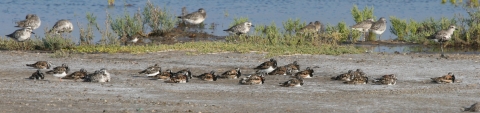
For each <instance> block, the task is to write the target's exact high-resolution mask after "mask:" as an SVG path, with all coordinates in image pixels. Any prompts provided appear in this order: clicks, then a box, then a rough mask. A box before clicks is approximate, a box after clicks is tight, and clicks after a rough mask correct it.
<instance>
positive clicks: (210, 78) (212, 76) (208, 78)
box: [197, 71, 217, 81]
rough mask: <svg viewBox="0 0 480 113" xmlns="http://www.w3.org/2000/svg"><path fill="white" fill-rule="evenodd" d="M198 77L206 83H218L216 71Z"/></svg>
mask: <svg viewBox="0 0 480 113" xmlns="http://www.w3.org/2000/svg"><path fill="white" fill-rule="evenodd" d="M197 77H198V78H200V79H202V80H205V81H217V75H215V71H210V73H204V74H201V75H199V76H197Z"/></svg>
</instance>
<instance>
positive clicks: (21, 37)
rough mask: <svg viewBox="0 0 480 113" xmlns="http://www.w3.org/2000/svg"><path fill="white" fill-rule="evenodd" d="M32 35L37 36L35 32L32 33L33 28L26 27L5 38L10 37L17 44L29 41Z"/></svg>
mask: <svg viewBox="0 0 480 113" xmlns="http://www.w3.org/2000/svg"><path fill="white" fill-rule="evenodd" d="M32 34H35V33H34V32H32V28H31V27H25V28H22V29H18V30H15V32H13V33H11V34H9V35H5V36H7V37H10V38H12V39H13V40H15V41H17V42H23V41H25V40H27V39H30V35H32Z"/></svg>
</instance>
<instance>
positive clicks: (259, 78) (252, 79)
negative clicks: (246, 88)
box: [239, 73, 266, 85]
mask: <svg viewBox="0 0 480 113" xmlns="http://www.w3.org/2000/svg"><path fill="white" fill-rule="evenodd" d="M265 74H266V73H259V74H258V73H257V74H254V75H249V76H247V77H245V78H241V79H240V81H239V83H240V84H242V85H261V84H264V83H265V77H264V75H265Z"/></svg>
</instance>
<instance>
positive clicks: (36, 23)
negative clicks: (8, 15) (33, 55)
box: [15, 14, 42, 30]
mask: <svg viewBox="0 0 480 113" xmlns="http://www.w3.org/2000/svg"><path fill="white" fill-rule="evenodd" d="M15 23H16V24H17V26H15V27H21V28H27V27H30V28H31V29H32V30H34V29H37V28H38V27H40V24H41V23H42V21H40V18H39V17H38V16H37V15H36V14H27V16H26V17H25V20H22V21H18V22H15Z"/></svg>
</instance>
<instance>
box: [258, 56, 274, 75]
mask: <svg viewBox="0 0 480 113" xmlns="http://www.w3.org/2000/svg"><path fill="white" fill-rule="evenodd" d="M276 68H277V60H275V59H273V58H272V59H270V60H269V61H266V62H263V63H262V64H260V65H259V66H257V67H255V68H254V69H256V70H257V73H261V72H265V73H270V72H272V71H273V70H275V69H276Z"/></svg>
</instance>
